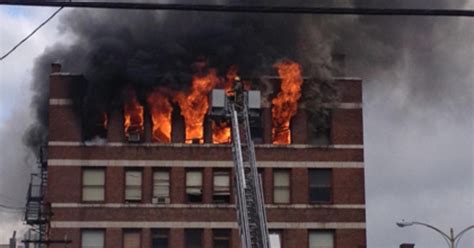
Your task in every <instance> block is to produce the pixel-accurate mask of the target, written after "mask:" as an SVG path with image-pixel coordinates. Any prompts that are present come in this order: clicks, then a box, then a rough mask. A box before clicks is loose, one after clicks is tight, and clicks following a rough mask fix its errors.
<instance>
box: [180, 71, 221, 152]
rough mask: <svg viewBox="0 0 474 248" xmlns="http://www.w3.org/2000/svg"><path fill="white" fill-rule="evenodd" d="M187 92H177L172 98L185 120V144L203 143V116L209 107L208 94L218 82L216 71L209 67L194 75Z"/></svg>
mask: <svg viewBox="0 0 474 248" xmlns="http://www.w3.org/2000/svg"><path fill="white" fill-rule="evenodd" d="M192 80H193V82H192V87H191V89H190V90H189V91H188V92H178V94H176V96H175V97H174V100H175V101H176V102H177V103H178V104H179V107H180V109H181V115H182V116H183V117H184V122H185V135H186V140H185V142H186V143H187V144H191V143H199V144H202V143H204V129H203V124H204V117H205V115H206V113H207V109H208V107H209V102H208V94H209V92H211V90H212V89H213V88H214V87H215V86H216V84H217V83H218V82H219V78H218V77H217V74H216V71H215V70H213V69H211V70H209V72H208V73H207V74H205V75H197V74H196V75H194V76H193V79H192Z"/></svg>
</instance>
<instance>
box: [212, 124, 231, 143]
mask: <svg viewBox="0 0 474 248" xmlns="http://www.w3.org/2000/svg"><path fill="white" fill-rule="evenodd" d="M230 137H231V136H230V123H229V122H227V121H212V143H213V144H229V143H230Z"/></svg>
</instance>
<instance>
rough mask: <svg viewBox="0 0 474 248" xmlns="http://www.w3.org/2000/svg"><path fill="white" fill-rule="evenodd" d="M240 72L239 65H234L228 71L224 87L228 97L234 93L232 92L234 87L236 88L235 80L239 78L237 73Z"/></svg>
mask: <svg viewBox="0 0 474 248" xmlns="http://www.w3.org/2000/svg"><path fill="white" fill-rule="evenodd" d="M238 70H239V68H238V66H237V65H232V66H231V67H229V70H227V75H226V82H225V85H224V90H225V93H226V95H228V96H231V95H233V94H234V93H233V92H232V90H233V89H232V86H234V80H235V78H236V77H237V71H238Z"/></svg>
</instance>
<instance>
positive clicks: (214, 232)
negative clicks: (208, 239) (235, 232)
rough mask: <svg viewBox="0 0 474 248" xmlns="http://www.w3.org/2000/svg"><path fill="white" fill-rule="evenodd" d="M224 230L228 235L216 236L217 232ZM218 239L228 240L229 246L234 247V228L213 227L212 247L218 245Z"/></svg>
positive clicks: (229, 247)
mask: <svg viewBox="0 0 474 248" xmlns="http://www.w3.org/2000/svg"><path fill="white" fill-rule="evenodd" d="M218 231H222V232H227V236H226V237H223V236H220V237H217V238H216V232H218ZM216 240H227V247H228V248H231V247H232V229H212V247H216Z"/></svg>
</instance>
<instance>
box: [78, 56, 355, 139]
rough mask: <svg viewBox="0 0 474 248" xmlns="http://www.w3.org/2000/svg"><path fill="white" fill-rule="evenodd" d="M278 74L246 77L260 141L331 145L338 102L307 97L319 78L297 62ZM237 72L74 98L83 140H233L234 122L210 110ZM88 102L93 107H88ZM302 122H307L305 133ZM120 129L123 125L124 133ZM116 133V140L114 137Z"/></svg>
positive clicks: (209, 72) (280, 66)
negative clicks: (109, 98)
mask: <svg viewBox="0 0 474 248" xmlns="http://www.w3.org/2000/svg"><path fill="white" fill-rule="evenodd" d="M275 72H276V73H277V74H278V77H262V78H259V79H254V80H243V84H242V85H243V86H242V87H244V88H245V90H251V91H252V92H254V93H256V94H258V103H257V104H254V105H257V107H256V109H257V116H258V118H254V119H253V121H252V123H251V129H252V130H251V131H252V136H253V139H254V141H255V143H257V144H259V143H260V144H262V143H267V144H298V143H313V144H329V143H331V141H330V139H331V138H330V136H331V125H332V123H331V122H332V117H331V110H330V109H331V105H334V104H336V101H335V100H334V101H333V102H331V100H328V99H326V100H324V97H319V98H318V99H320V102H319V103H318V102H316V103H315V102H314V99H311V101H307V99H304V95H305V93H306V92H304V90H308V89H309V90H311V87H306V88H305V84H314V81H311V79H308V78H304V77H303V76H302V75H303V69H302V67H301V65H299V64H298V63H296V62H293V61H282V62H279V63H277V64H275ZM237 76H238V68H237V67H236V66H232V67H230V68H229V69H228V71H227V73H226V75H225V76H219V75H218V73H217V71H216V70H215V69H212V68H210V69H209V68H206V69H203V70H197V71H196V73H195V74H194V75H193V77H192V81H191V82H190V87H188V88H187V89H181V90H176V89H173V88H169V87H162V86H160V87H155V88H148V89H146V90H143V89H140V88H136V87H132V86H131V85H130V84H127V85H125V86H124V87H122V88H121V89H120V92H121V93H120V94H118V95H119V96H120V97H119V100H118V101H115V102H114V103H113V104H103V103H102V104H95V105H93V104H90V103H89V104H87V103H86V104H84V100H83V99H82V102H81V101H77V100H72V101H75V102H80V103H74V105H81V106H78V107H76V109H80V111H79V112H80V114H77V113H76V116H80V119H81V121H80V123H81V124H80V126H81V130H82V132H81V139H82V140H83V141H84V142H86V143H91V144H97V143H105V142H117V141H122V142H132V143H143V142H145V143H158V144H167V143H187V144H203V143H212V144H228V143H230V141H231V129H230V123H229V121H228V120H227V119H226V118H222V117H220V118H218V117H216V116H213V115H211V114H210V112H211V109H212V107H213V106H212V104H214V103H213V102H212V99H211V98H212V97H211V96H212V94H214V92H213V90H221V92H222V94H225V95H227V97H231V96H232V94H233V88H234V85H233V84H234V79H235V78H236V77H237ZM336 88H337V87H336ZM320 90H321V89H320ZM302 91H303V92H302ZM346 94H347V93H346ZM349 94H350V93H349ZM77 99H80V97H79V98H77ZM321 99H322V100H321ZM323 101H326V102H323ZM312 104H315V105H314V106H313V105H312ZM87 105H88V106H89V107H88V108H85V107H83V106H87ZM91 105H92V106H93V107H90V106H91ZM314 109H317V111H313V110H314ZM76 112H78V111H76ZM298 116H300V117H298ZM76 119H77V118H76ZM299 125H304V126H305V128H304V131H303V130H301V128H299V127H298V126H299ZM117 129H121V130H120V132H118V131H117ZM308 130H310V131H308ZM111 132H112V133H113V134H111ZM112 135H113V136H115V138H112V139H111V138H110V137H111V136H112ZM117 136H121V138H117ZM302 136H305V137H304V138H301V137H302ZM301 140H305V142H301Z"/></svg>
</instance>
